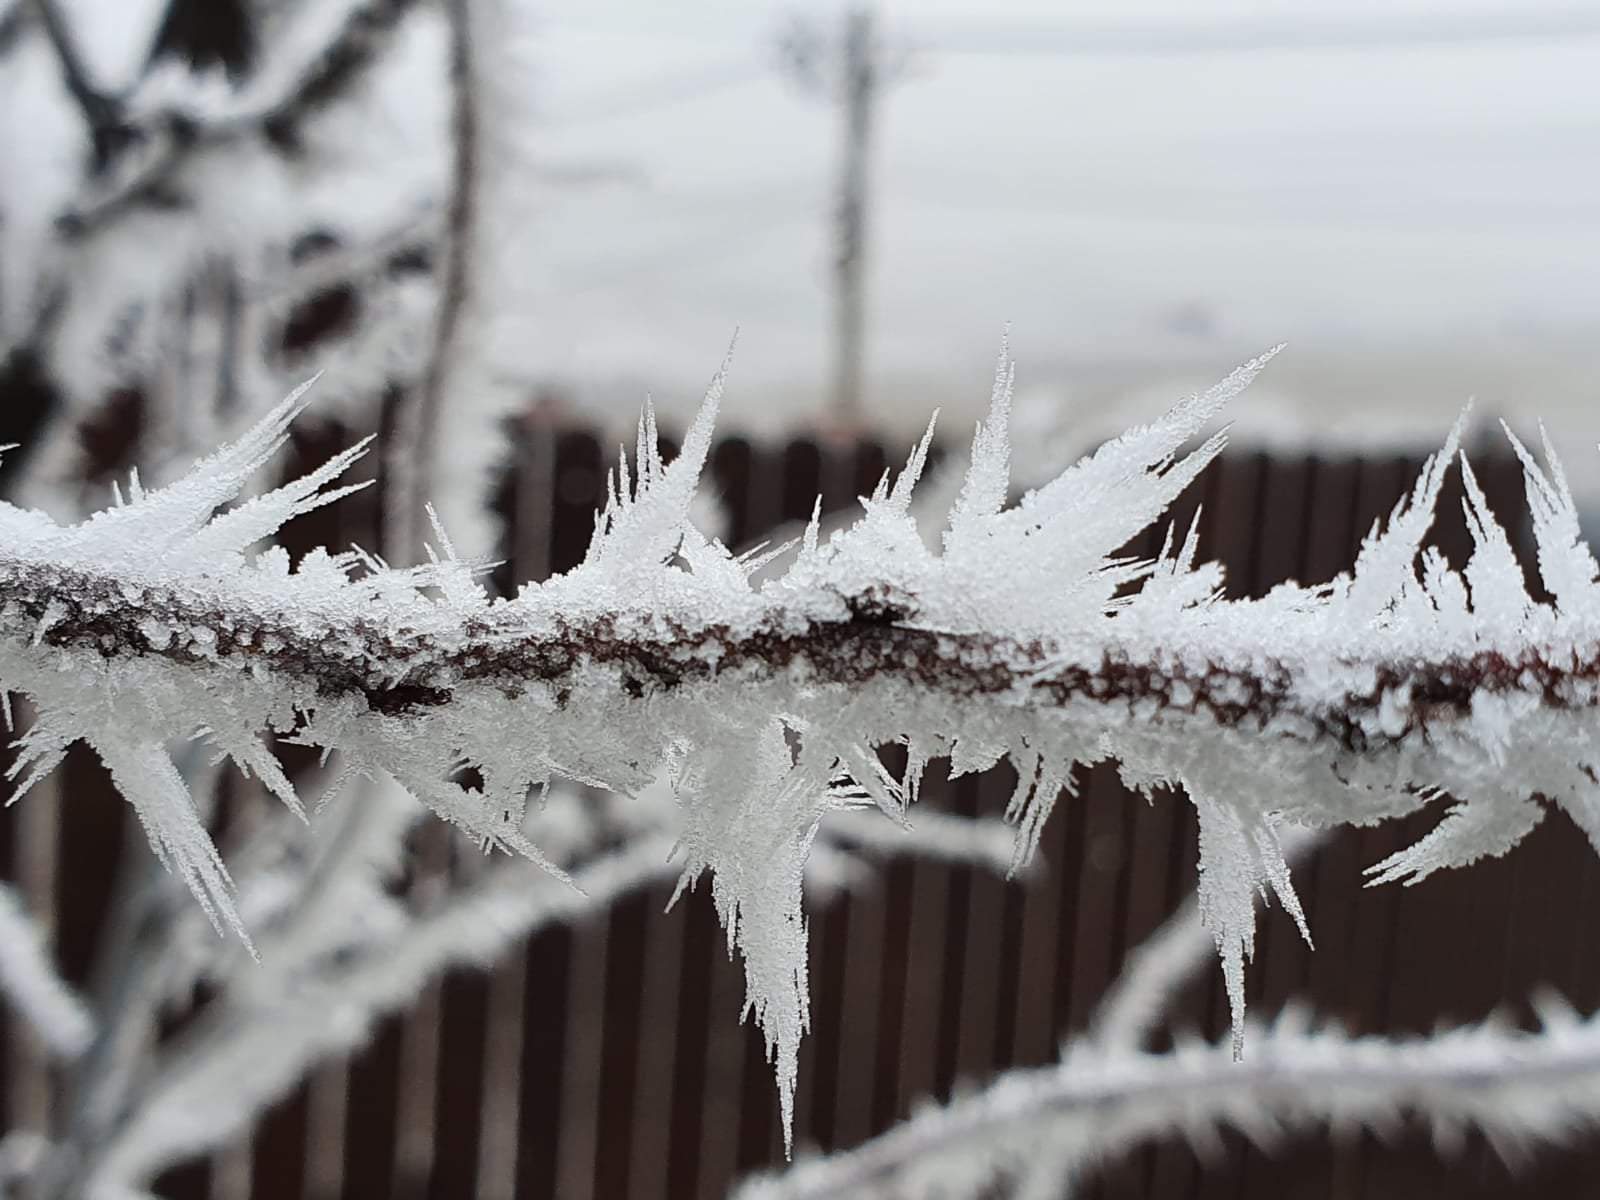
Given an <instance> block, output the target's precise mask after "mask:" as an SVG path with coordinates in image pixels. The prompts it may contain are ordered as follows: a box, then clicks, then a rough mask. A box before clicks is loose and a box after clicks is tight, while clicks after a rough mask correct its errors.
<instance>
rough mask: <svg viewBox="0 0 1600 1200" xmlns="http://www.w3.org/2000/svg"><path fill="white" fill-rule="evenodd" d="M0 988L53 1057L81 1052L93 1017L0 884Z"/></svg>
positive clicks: (11, 894) (14, 899) (13, 897)
mask: <svg viewBox="0 0 1600 1200" xmlns="http://www.w3.org/2000/svg"><path fill="white" fill-rule="evenodd" d="M0 990H3V991H4V992H5V994H6V995H7V997H8V998H9V999H10V1000H11V1002H12V1003H13V1004H14V1005H16V1007H17V1009H18V1010H19V1011H20V1012H21V1013H22V1014H23V1015H24V1016H26V1017H27V1018H28V1020H29V1022H30V1023H31V1024H32V1025H33V1027H34V1028H35V1029H36V1030H38V1031H39V1035H40V1036H41V1037H42V1038H43V1039H44V1041H45V1044H46V1045H48V1046H49V1047H50V1048H51V1049H52V1050H53V1051H55V1052H56V1053H57V1054H62V1055H66V1056H68V1057H71V1056H72V1055H75V1054H79V1053H81V1052H82V1050H83V1048H84V1047H85V1046H86V1045H88V1043H89V1039H90V1037H92V1036H93V1034H94V1018H93V1017H92V1016H90V1015H89V1011H88V1010H87V1009H86V1008H85V1007H84V1004H83V1001H82V1000H80V999H79V998H78V996H77V995H76V994H75V993H74V992H73V991H72V989H71V988H70V987H68V986H67V984H66V983H65V982H63V981H62V979H61V977H60V976H59V975H57V974H56V971H55V967H54V966H53V965H52V964H51V962H50V955H49V953H48V952H47V951H46V949H45V947H44V946H43V945H42V944H41V943H40V941H39V934H38V930H37V929H36V928H35V927H34V924H33V922H32V921H30V920H29V919H28V916H27V914H26V912H24V910H23V908H22V905H21V904H19V903H18V902H17V897H16V894H15V893H14V892H13V891H12V889H11V888H9V887H7V886H5V885H4V884H0Z"/></svg>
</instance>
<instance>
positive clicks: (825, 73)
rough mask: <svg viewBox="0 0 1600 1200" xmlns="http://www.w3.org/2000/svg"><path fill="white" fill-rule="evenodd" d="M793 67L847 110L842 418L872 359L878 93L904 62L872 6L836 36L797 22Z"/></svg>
mask: <svg viewBox="0 0 1600 1200" xmlns="http://www.w3.org/2000/svg"><path fill="white" fill-rule="evenodd" d="M781 50H782V54H783V58H784V63H785V66H786V67H787V69H788V71H789V73H790V74H791V75H792V76H793V77H794V78H795V79H797V80H798V81H799V82H800V83H801V84H802V85H803V86H804V87H805V88H806V89H807V90H809V91H813V92H821V93H823V94H824V95H828V96H830V97H831V98H832V99H833V100H834V102H835V103H837V104H838V105H839V108H840V111H841V113H842V114H843V116H844V130H843V132H844V139H843V144H842V146H841V147H840V157H839V176H838V183H837V185H836V191H835V199H834V235H833V244H834V253H833V293H834V296H833V318H834V330H833V343H834V345H833V355H834V358H833V386H832V393H831V398H830V407H831V410H832V414H833V416H834V417H835V418H836V419H838V420H840V421H843V422H855V421H858V420H859V419H860V417H861V378H862V371H863V364H864V358H865V346H864V338H865V328H864V327H865V324H866V297H865V287H864V284H865V278H864V277H865V273H866V249H867V202H868V191H867V189H868V167H869V163H868V158H869V155H870V152H871V148H872V127H873V117H874V114H875V108H876V105H877V101H878V92H879V89H880V88H881V87H882V85H883V83H884V81H885V79H886V78H888V77H890V76H892V75H893V74H894V73H895V72H896V70H897V67H896V66H894V65H891V64H889V63H887V62H886V61H885V58H884V53H883V49H882V47H881V46H880V45H879V43H878V36H877V27H876V21H875V19H874V17H873V14H872V12H871V10H869V9H866V8H857V9H853V10H851V11H850V12H849V13H848V14H847V15H846V17H845V20H844V28H843V30H842V31H841V33H840V35H839V36H838V37H837V38H828V37H825V36H824V35H823V34H822V33H820V32H819V31H818V30H817V28H816V26H815V25H810V24H805V25H800V26H798V27H796V28H795V29H794V30H792V31H791V32H790V33H789V34H788V35H787V36H786V37H785V38H784V39H783V42H782V45H781Z"/></svg>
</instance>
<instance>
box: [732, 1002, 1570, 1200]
mask: <svg viewBox="0 0 1600 1200" xmlns="http://www.w3.org/2000/svg"><path fill="white" fill-rule="evenodd" d="M1541 1006H1542V1008H1543V1012H1542V1014H1541V1015H1542V1016H1543V1018H1544V1028H1543V1029H1542V1030H1540V1031H1539V1032H1538V1033H1533V1034H1530V1033H1526V1032H1523V1031H1521V1030H1516V1029H1510V1030H1508V1029H1506V1028H1505V1027H1504V1025H1503V1024H1502V1023H1499V1022H1489V1023H1487V1024H1485V1025H1481V1026H1476V1027H1470V1028H1464V1029H1456V1030H1448V1031H1445V1032H1442V1033H1438V1034H1435V1035H1433V1036H1432V1037H1430V1038H1428V1039H1426V1040H1422V1039H1418V1040H1412V1041H1391V1040H1388V1039H1384V1038H1377V1037H1366V1038H1360V1039H1353V1040H1352V1039H1348V1038H1346V1037H1344V1036H1343V1035H1341V1034H1339V1033H1337V1032H1334V1031H1313V1030H1309V1029H1307V1028H1306V1027H1305V1021H1304V1017H1303V1014H1302V1013H1301V1012H1299V1011H1298V1010H1294V1009H1290V1010H1286V1011H1285V1013H1284V1015H1283V1016H1282V1017H1281V1018H1280V1019H1279V1021H1278V1023H1277V1024H1276V1025H1274V1026H1272V1027H1267V1028H1260V1029H1254V1030H1253V1031H1252V1035H1251V1053H1250V1057H1249V1059H1248V1060H1246V1061H1245V1062H1236V1061H1234V1060H1233V1056H1232V1054H1231V1052H1230V1049H1229V1047H1228V1046H1227V1044H1226V1043H1221V1044H1218V1045H1216V1046H1207V1045H1204V1044H1180V1045H1179V1046H1178V1047H1177V1048H1176V1049H1174V1050H1173V1051H1171V1052H1169V1053H1166V1054H1145V1053H1141V1052H1138V1051H1127V1050H1123V1051H1114V1052H1110V1053H1102V1052H1101V1051H1100V1050H1099V1049H1098V1048H1095V1047H1093V1046H1089V1045H1085V1046H1083V1047H1081V1048H1079V1049H1077V1050H1070V1051H1069V1052H1068V1053H1067V1054H1066V1056H1065V1057H1064V1058H1063V1060H1062V1062H1061V1063H1060V1064H1059V1065H1057V1066H1050V1067H1043V1068H1039V1069H1037V1070H1031V1071H1013V1072H1010V1073H1008V1074H1006V1075H1003V1076H1001V1077H1000V1079H999V1080H997V1081H996V1082H995V1083H993V1084H991V1085H990V1086H989V1087H987V1088H985V1089H984V1090H983V1091H982V1092H980V1093H978V1094H976V1095H973V1096H970V1097H968V1098H966V1099H963V1100H958V1101H956V1102H954V1103H952V1104H950V1105H948V1106H946V1107H943V1108H936V1109H929V1110H927V1111H925V1112H923V1113H921V1114H920V1115H918V1116H916V1117H913V1118H912V1119H911V1120H910V1121H908V1122H906V1123H905V1124H903V1125H900V1126H897V1127H896V1128H894V1129H893V1130H891V1131H890V1132H888V1133H886V1134H884V1135H882V1136H881V1137H878V1138H874V1139H873V1140H872V1141H869V1142H867V1143H866V1144H864V1145H862V1146H860V1147H858V1148H857V1149H855V1150H851V1151H847V1152H845V1153H843V1154H839V1155H835V1156H833V1157H832V1158H824V1159H818V1160H815V1161H812V1162H806V1163H801V1164H799V1165H797V1166H796V1167H794V1168H793V1169H792V1170H791V1171H789V1172H788V1173H787V1174H785V1175H781V1176H769V1177H765V1178H757V1179H754V1180H751V1181H750V1182H748V1183H746V1184H745V1185H744V1186H743V1187H742V1188H740V1189H739V1191H738V1192H737V1193H736V1195H737V1196H738V1198H739V1200H828V1198H831V1197H841V1198H842V1197H846V1196H851V1197H856V1196H866V1195H870V1196H877V1197H884V1198H888V1197H896V1198H909V1197H913V1196H928V1195H941V1196H943V1195H985V1194H988V1193H989V1190H990V1189H992V1188H993V1187H994V1186H995V1185H996V1184H1003V1185H1008V1186H1006V1191H1007V1192H1008V1193H1009V1192H1011V1191H1012V1190H1013V1189H1015V1190H1016V1191H1017V1193H1018V1194H1024V1195H1033V1194H1050V1195H1060V1194H1062V1189H1063V1185H1068V1186H1067V1189H1066V1194H1069V1195H1070V1194H1071V1193H1072V1191H1073V1189H1072V1188H1071V1187H1070V1184H1072V1183H1074V1182H1078V1181H1080V1179H1081V1176H1082V1174H1083V1173H1084V1170H1085V1168H1087V1167H1090V1166H1092V1165H1094V1164H1097V1163H1103V1162H1106V1161H1108V1160H1111V1159H1114V1158H1115V1157H1116V1156H1117V1155H1119V1154H1122V1153H1126V1152H1127V1151H1128V1150H1130V1149H1132V1148H1133V1147H1134V1146H1137V1145H1139V1144H1140V1143H1142V1142H1146V1141H1150V1140H1152V1139H1155V1138H1159V1137H1163V1136H1167V1135H1170V1134H1174V1133H1177V1134H1181V1135H1182V1136H1184V1137H1185V1138H1187V1139H1188V1140H1189V1141H1191V1142H1193V1143H1196V1144H1199V1145H1202V1146H1210V1145H1212V1144H1215V1143H1216V1140H1217V1133H1218V1131H1219V1130H1220V1129H1223V1128H1229V1127H1231V1128H1234V1129H1237V1130H1239V1131H1240V1132H1242V1133H1244V1134H1245V1135H1246V1136H1247V1137H1249V1138H1250V1139H1251V1140H1252V1141H1255V1142H1257V1143H1258V1144H1264V1145H1269V1146H1270V1145H1273V1144H1276V1143H1277V1142H1279V1141H1281V1140H1282V1139H1283V1138H1284V1137H1285V1136H1287V1135H1290V1134H1293V1133H1299V1132H1303V1131H1307V1130H1316V1129H1322V1128H1327V1127H1333V1128H1335V1129H1344V1130H1354V1129H1376V1130H1378V1131H1380V1132H1386V1131H1388V1130H1391V1129H1393V1128H1394V1127H1395V1126H1396V1125H1398V1124H1399V1123H1400V1122H1401V1120H1402V1119H1403V1118H1405V1117H1408V1116H1409V1117H1413V1118H1420V1119H1421V1120H1423V1121H1425V1122H1427V1123H1428V1125H1429V1127H1430V1129H1431V1130H1432V1132H1433V1134H1434V1136H1435V1139H1436V1141H1437V1142H1438V1143H1439V1145H1440V1147H1441V1149H1443V1150H1446V1151H1448V1149H1449V1148H1450V1147H1451V1146H1452V1145H1454V1146H1459V1145H1460V1144H1461V1141H1462V1135H1463V1134H1464V1132H1465V1131H1466V1130H1468V1129H1477V1130H1479V1131H1481V1132H1482V1133H1483V1134H1484V1135H1485V1136H1486V1137H1487V1138H1488V1140H1489V1142H1490V1144H1491V1145H1493V1146H1494V1147H1495V1148H1496V1149H1497V1150H1498V1151H1499V1152H1500V1154H1501V1155H1502V1157H1504V1158H1506V1159H1507V1160H1509V1161H1513V1162H1514V1161H1516V1159H1517V1156H1518V1151H1519V1150H1520V1149H1521V1148H1522V1147H1524V1146H1526V1145H1527V1144H1528V1143H1529V1142H1540V1141H1549V1142H1555V1141H1562V1140H1565V1139H1566V1138H1567V1137H1568V1136H1569V1135H1570V1134H1571V1132H1572V1130H1573V1129H1574V1128H1581V1127H1588V1126H1592V1125H1594V1124H1595V1123H1596V1122H1597V1121H1600V1086H1597V1085H1600V1022H1597V1021H1596V1020H1595V1019H1594V1018H1590V1019H1587V1020H1583V1021H1581V1022H1580V1021H1579V1020H1577V1019H1576V1018H1575V1017H1574V1015H1573V1014H1572V1012H1571V1010H1570V1009H1568V1008H1567V1007H1566V1006H1565V1005H1564V1004H1562V1003H1560V1002H1559V1001H1557V1000H1555V999H1553V998H1551V999H1548V1000H1544V1001H1542V1002H1541ZM935 1181H938V1182H937V1186H935ZM1030 1185H1032V1186H1034V1187H1042V1188H1048V1191H1047V1192H1042V1193H1036V1192H1033V1191H1029V1190H1028V1187H1029V1186H1030Z"/></svg>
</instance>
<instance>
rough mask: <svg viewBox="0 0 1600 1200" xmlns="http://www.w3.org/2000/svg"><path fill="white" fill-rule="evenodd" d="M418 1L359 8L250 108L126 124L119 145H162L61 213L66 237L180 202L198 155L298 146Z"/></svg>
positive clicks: (374, 0) (392, 0) (384, 0)
mask: <svg viewBox="0 0 1600 1200" xmlns="http://www.w3.org/2000/svg"><path fill="white" fill-rule="evenodd" d="M36 2H43V0H36ZM416 3H417V0H371V2H370V3H367V4H363V5H362V6H361V7H359V8H357V9H356V10H355V11H354V12H352V13H351V14H350V16H349V18H348V19H347V20H346V21H345V23H344V25H343V26H342V27H341V29H340V31H339V34H338V36H337V37H335V38H334V39H333V41H332V42H330V43H329V44H328V45H327V46H326V47H325V48H324V49H323V51H322V52H321V53H320V54H318V55H317V56H316V58H315V59H313V60H312V62H311V63H310V64H309V65H308V66H307V67H306V69H305V70H304V71H303V72H302V73H301V74H300V76H299V78H298V79H297V80H296V82H295V84H294V85H293V86H292V87H290V88H289V89H288V90H286V91H285V92H284V93H283V94H282V95H280V96H278V97H277V98H276V99H274V100H272V101H271V102H269V103H268V104H266V105H264V106H262V107H261V108H259V109H257V110H255V111H253V112H247V113H241V114H230V115H227V116H223V117H220V118H218V119H216V120H212V121H202V120H199V119H197V118H196V117H194V116H193V115H191V114H188V113H183V112H179V111H177V110H175V109H164V110H162V111H160V112H157V113H154V114H152V115H151V116H150V117H148V118H146V119H144V120H142V121H140V122H139V123H138V124H137V126H127V127H126V133H127V136H126V137H125V139H124V140H123V142H122V143H120V144H119V145H118V146H117V147H116V149H118V150H120V149H121V148H122V147H123V146H124V145H131V144H134V143H145V142H148V143H151V144H154V145H156V146H158V147H159V148H158V149H157V150H155V151H154V152H153V153H152V154H151V156H150V158H149V160H148V161H147V162H145V163H143V164H142V165H141V166H140V167H139V168H138V169H137V170H133V171H130V172H128V173H127V174H126V175H125V176H123V177H121V178H118V179H116V180H115V181H113V182H112V183H111V184H110V185H109V186H108V187H107V188H106V189H105V190H104V191H102V192H100V193H99V194H96V195H93V196H91V197H90V198H89V199H87V200H85V201H84V202H82V203H80V204H78V205H77V206H76V207H74V208H73V209H71V210H69V211H68V212H65V213H63V214H62V215H61V216H60V217H59V218H58V219H57V228H58V230H59V232H60V233H61V235H62V237H63V238H65V239H67V240H69V241H72V240H78V239H82V238H86V237H88V236H90V235H92V234H96V233H99V232H101V231H103V230H104V229H106V228H107V227H108V226H110V225H113V224H115V223H116V222H117V221H119V220H121V219H122V218H123V217H125V216H128V215H130V214H132V213H135V212H139V211H141V210H149V209H171V208H174V207H178V206H181V205H182V204H183V203H184V199H183V195H182V192H181V190H180V178H181V176H182V174H183V172H184V171H185V170H186V169H187V168H188V167H189V166H190V164H191V163H192V162H193V160H194V159H195V158H196V157H197V156H199V155H201V154H205V153H208V152H211V151H214V150H219V149H225V148H229V147H232V146H235V145H238V144H239V143H241V142H245V141H248V140H251V139H260V140H262V141H264V142H266V143H267V144H269V145H271V146H273V147H275V148H277V149H278V150H279V151H282V152H285V153H293V152H297V151H298V149H299V146H300V139H301V131H302V127H303V125H304V124H305V122H306V121H307V120H309V119H310V118H311V117H313V116H314V115H315V114H316V113H318V112H320V111H322V110H323V109H324V108H326V107H327V106H328V105H329V104H331V103H333V102H334V101H336V100H338V99H339V98H341V97H342V96H344V95H346V94H348V93H349V92H350V91H352V90H353V89H354V88H355V87H356V86H358V85H359V83H360V82H361V80H362V79H364V78H365V77H366V75H367V72H368V71H369V70H370V68H371V67H372V66H373V65H374V64H375V63H377V62H378V61H379V59H380V57H381V55H382V52H383V49H384V47H385V46H387V45H388V42H389V38H390V37H391V36H392V35H393V33H394V32H395V31H396V30H397V29H398V28H399V26H400V22H401V20H402V19H403V18H404V17H405V16H406V14H407V13H409V12H410V11H411V10H412V9H413V8H414V7H415V6H416Z"/></svg>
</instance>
